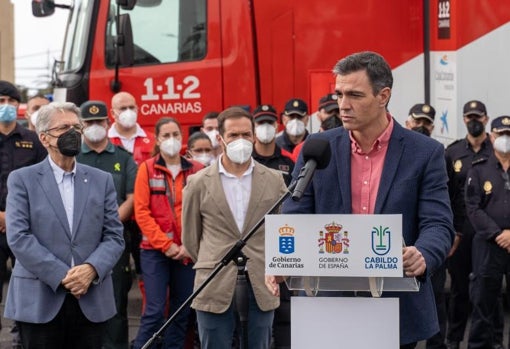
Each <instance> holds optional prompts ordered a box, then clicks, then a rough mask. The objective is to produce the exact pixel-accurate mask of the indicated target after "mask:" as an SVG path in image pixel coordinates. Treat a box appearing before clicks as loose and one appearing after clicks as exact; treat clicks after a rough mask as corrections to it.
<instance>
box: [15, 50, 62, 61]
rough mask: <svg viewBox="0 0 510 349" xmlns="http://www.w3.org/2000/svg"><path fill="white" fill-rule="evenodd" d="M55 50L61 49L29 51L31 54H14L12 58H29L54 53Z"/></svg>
mask: <svg viewBox="0 0 510 349" xmlns="http://www.w3.org/2000/svg"><path fill="white" fill-rule="evenodd" d="M55 52H59V53H60V52H61V50H47V51H44V52H37V53H31V54H28V55H23V56H16V57H15V58H14V59H24V58H31V57H38V56H47V55H49V54H50V53H55Z"/></svg>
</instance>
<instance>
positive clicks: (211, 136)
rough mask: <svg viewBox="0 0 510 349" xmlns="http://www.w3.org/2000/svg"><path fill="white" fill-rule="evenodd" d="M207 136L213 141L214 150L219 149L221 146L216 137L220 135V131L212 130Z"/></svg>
mask: <svg viewBox="0 0 510 349" xmlns="http://www.w3.org/2000/svg"><path fill="white" fill-rule="evenodd" d="M205 134H206V135H207V137H209V139H210V140H211V145H212V147H213V148H218V145H220V144H219V143H218V138H216V136H217V135H218V130H211V131H207V132H206V133H205Z"/></svg>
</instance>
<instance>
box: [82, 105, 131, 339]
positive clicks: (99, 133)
mask: <svg viewBox="0 0 510 349" xmlns="http://www.w3.org/2000/svg"><path fill="white" fill-rule="evenodd" d="M80 109H81V120H82V123H83V143H82V146H81V152H80V154H78V156H77V157H76V160H77V161H78V162H80V163H82V164H86V165H89V166H92V167H95V168H98V169H100V170H103V171H106V172H108V173H111V175H112V178H113V184H114V185H115V189H116V192H117V204H118V205H119V210H118V211H119V218H120V220H121V222H122V223H124V224H126V223H127V222H129V220H130V219H131V215H132V214H133V190H134V183H135V177H136V170H137V167H136V164H135V161H134V160H133V157H132V156H131V154H130V153H129V152H128V151H127V150H125V149H124V148H123V147H121V146H117V145H113V144H112V143H111V142H110V141H109V140H108V137H107V134H106V133H107V130H108V109H107V108H106V104H104V103H103V102H101V101H88V102H85V103H83V104H82V105H81V107H80ZM124 240H125V241H126V247H125V248H124V251H123V253H122V256H121V257H120V259H119V261H118V262H117V264H116V265H115V267H114V268H113V273H112V278H113V291H114V295H115V305H116V308H117V314H116V315H115V316H114V317H113V318H111V319H110V320H108V321H107V323H106V330H105V333H104V337H103V348H105V349H114V348H117V349H121V348H127V347H128V341H129V338H128V336H129V333H128V318H127V302H128V292H129V289H130V288H131V283H132V280H131V267H130V263H129V251H130V241H129V240H130V239H129V235H128V234H127V231H126V229H124Z"/></svg>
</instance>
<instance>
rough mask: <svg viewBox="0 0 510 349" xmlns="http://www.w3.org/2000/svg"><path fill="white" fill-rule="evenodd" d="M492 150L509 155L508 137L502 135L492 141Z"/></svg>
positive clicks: (509, 140)
mask: <svg viewBox="0 0 510 349" xmlns="http://www.w3.org/2000/svg"><path fill="white" fill-rule="evenodd" d="M494 149H496V150H497V151H499V152H500V153H503V154H508V153H510V136H509V135H502V136H499V137H498V138H496V139H495V140H494Z"/></svg>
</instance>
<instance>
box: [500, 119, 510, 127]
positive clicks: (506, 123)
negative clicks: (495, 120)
mask: <svg viewBox="0 0 510 349" xmlns="http://www.w3.org/2000/svg"><path fill="white" fill-rule="evenodd" d="M501 123H502V124H503V125H505V126H508V125H510V118H504V119H503V120H501Z"/></svg>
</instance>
